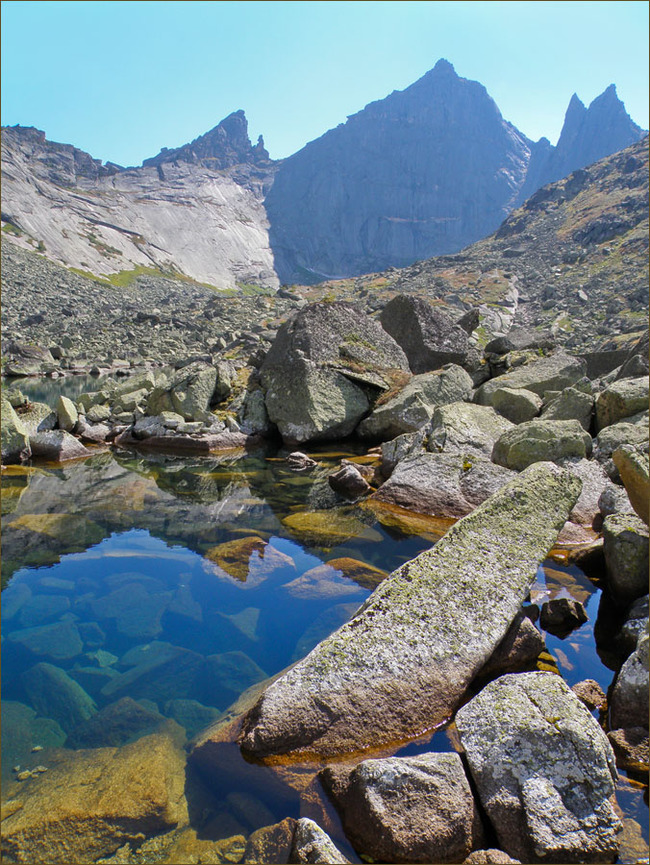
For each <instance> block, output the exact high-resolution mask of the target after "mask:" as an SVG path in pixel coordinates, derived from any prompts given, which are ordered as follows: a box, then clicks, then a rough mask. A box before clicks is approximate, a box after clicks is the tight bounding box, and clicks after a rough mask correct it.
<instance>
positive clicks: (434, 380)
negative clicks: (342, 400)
mask: <svg viewBox="0 0 650 865" xmlns="http://www.w3.org/2000/svg"><path fill="white" fill-rule="evenodd" d="M471 392H472V379H471V378H470V376H469V375H468V374H467V373H466V372H465V370H464V369H463V368H462V367H460V366H457V365H456V364H453V363H452V364H447V365H446V366H445V367H444V368H443V369H441V370H437V371H436V372H430V373H423V374H422V375H416V376H413V378H412V379H411V380H410V381H409V382H408V383H407V384H406V385H405V387H403V388H402V390H401V391H400V392H399V393H398V394H397V395H396V396H394V397H393V398H392V399H391V400H389V401H388V402H386V403H384V404H382V405H380V406H378V407H377V408H375V410H374V411H373V413H372V414H371V415H370V416H369V417H367V418H365V419H364V420H362V421H361V423H360V424H359V426H358V427H357V435H358V436H359V437H360V438H362V439H372V440H375V441H387V440H388V439H393V438H396V437H397V436H399V435H403V434H404V433H411V432H415V431H416V430H418V429H421V428H422V427H423V426H426V424H427V423H428V422H429V421H430V420H431V415H432V414H433V411H434V408H435V407H436V406H441V405H447V404H448V403H456V402H457V401H459V400H463V399H467V398H468V397H469V396H470V394H471Z"/></svg>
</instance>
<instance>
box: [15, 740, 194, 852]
mask: <svg viewBox="0 0 650 865" xmlns="http://www.w3.org/2000/svg"><path fill="white" fill-rule="evenodd" d="M48 764H49V765H48V771H47V772H46V773H43V774H39V775H38V776H37V777H36V778H32V779H29V780H28V781H26V782H25V784H24V786H23V787H22V788H21V790H22V791H24V798H23V800H22V801H23V807H22V808H21V809H20V810H19V811H16V812H15V813H14V814H12V815H11V816H10V817H8V818H7V819H6V820H4V821H3V823H2V850H3V852H4V853H5V855H8V856H9V857H11V858H12V860H13V861H14V862H50V863H53V865H58V863H61V865H63V863H68V862H94V861H96V860H97V859H98V858H99V857H101V856H109V855H111V854H112V853H114V852H115V851H116V850H117V849H118V848H119V847H121V846H123V845H124V844H125V843H127V842H129V841H132V842H136V841H141V839H142V836H143V835H147V836H148V835H152V834H156V833H159V832H164V831H165V830H168V829H171V828H173V827H174V826H176V825H177V824H178V823H183V822H187V819H188V815H187V803H186V801H185V796H184V785H185V759H184V754H183V752H182V751H181V750H180V749H179V748H178V747H177V746H176V745H175V744H174V743H173V742H172V740H171V739H169V738H168V737H166V736H162V735H152V736H147V737H145V738H143V739H139V740H138V741H137V742H133V743H132V744H129V745H125V746H124V747H123V748H93V749H91V750H87V751H68V750H60V751H50V752H49V755H48Z"/></svg>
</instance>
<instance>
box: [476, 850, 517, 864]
mask: <svg viewBox="0 0 650 865" xmlns="http://www.w3.org/2000/svg"><path fill="white" fill-rule="evenodd" d="M511 863H514V865H519V859H513V858H512V856H508V854H507V853H504V852H503V850H496V849H494V848H490V849H489V850H474V851H473V852H472V853H470V854H469V856H468V857H467V859H465V861H464V862H463V865H511Z"/></svg>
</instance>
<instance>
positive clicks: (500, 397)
mask: <svg viewBox="0 0 650 865" xmlns="http://www.w3.org/2000/svg"><path fill="white" fill-rule="evenodd" d="M491 404H492V408H494V409H495V410H496V411H498V412H499V414H500V415H503V417H505V418H507V419H508V420H509V421H512V423H525V422H526V421H527V420H532V419H533V418H534V417H537V415H538V414H539V413H540V411H541V408H542V405H543V400H542V398H541V396H538V395H537V394H536V393H533V391H532V390H526V388H525V387H520V388H512V387H499V388H497V389H496V390H494V391H493V392H492V394H491Z"/></svg>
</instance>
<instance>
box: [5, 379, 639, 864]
mask: <svg viewBox="0 0 650 865" xmlns="http://www.w3.org/2000/svg"><path fill="white" fill-rule="evenodd" d="M69 381H71V380H70V379H65V380H64V383H65V384H67V383H68V382H69ZM96 381H97V379H95V380H94V382H96ZM47 384H48V386H49V385H52V384H58V383H54V382H48V383H47ZM96 387H97V385H96V384H95V385H94V386H93V387H92V389H96ZM27 389H28V388H23V390H24V392H26V391H27ZM83 389H86V390H87V389H90V388H89V386H88V383H87V382H86V384H85V387H84V388H83ZM59 392H61V389H60V387H59V388H58V389H57V388H56V387H54V388H50V390H49V393H48V394H45V393H43V394H42V395H40V394H39V396H40V398H41V399H47V401H48V402H50V403H52V402H53V400H55V399H56V396H57V395H58V393H59ZM77 393H78V391H77ZM30 396H31V398H32V399H33V398H35V397H36V394H31V393H30ZM360 452H361V451H360V450H358V451H357V453H360ZM312 455H313V456H314V457H315V458H316V459H317V460H318V462H319V465H318V468H317V469H315V470H314V471H312V472H310V473H309V474H296V473H294V472H292V471H290V470H289V469H288V468H287V466H286V464H285V463H284V462H283V454H282V453H278V452H276V451H273V450H271V449H266V450H260V451H257V452H255V453H253V454H245V455H242V454H237V455H233V454H231V455H227V456H220V457H214V456H213V457H208V458H204V459H196V458H192V459H188V458H175V457H164V456H159V455H156V456H152V457H146V458H144V457H141V456H138V455H135V454H129V453H125V452H121V453H102V454H97V455H96V456H93V457H92V458H90V459H88V460H86V461H84V462H75V463H70V464H64V465H59V466H53V465H50V466H43V465H41V466H37V465H34V466H32V467H11V468H9V469H8V471H6V472H5V473H4V474H3V478H2V491H3V498H2V504H3V523H2V540H3V560H2V569H3V586H4V590H3V594H2V620H3V621H2V633H3V666H2V674H3V675H2V699H3V707H4V710H3V731H2V732H3V735H2V777H3V781H4V782H10V781H12V780H13V779H14V778H15V775H16V773H15V772H14V771H13V770H14V767H15V766H16V765H20V766H21V767H23V768H32V767H33V765H35V764H36V763H37V762H38V763H40V764H43V763H45V764H46V762H47V752H48V748H54V747H63V748H65V749H69V750H70V751H71V752H72V751H73V750H74V749H75V748H87V747H98V746H100V745H107V744H111V745H116V744H117V745H124V744H126V743H127V742H128V741H130V740H132V739H134V738H136V739H137V737H138V736H139V735H143V734H144V733H146V732H149V731H150V729H151V728H149V729H146V728H145V729H143V730H140V731H133V730H131V731H129V732H128V733H125V734H123V736H122V738H120V734H119V731H118V732H116V731H114V730H110V729H108V728H107V729H106V730H105V731H104V733H103V734H102V735H104V736H105V740H104V741H101V736H100V739H99V740H98V739H97V735H98V734H97V732H96V731H95V732H94V733H91V732H89V731H88V730H87V729H86V728H85V727H84V726H83V725H80V723H79V718H78V717H76V716H75V715H74V712H72V714H71V713H70V711H69V709H67V708H66V709H62V708H61V705H60V701H58V700H57V692H58V691H59V690H60V686H61V678H60V677H64V680H65V681H69V680H72V681H73V682H76V683H77V684H78V685H80V686H81V688H83V691H84V692H85V694H86V695H87V697H88V700H89V701H90V704H91V705H92V704H94V706H96V707H97V709H102V708H103V707H106V706H109V705H112V704H114V703H115V702H116V701H117V700H119V699H121V698H123V697H130V698H132V699H133V700H135V701H140V705H141V706H143V707H145V708H146V709H147V710H148V711H149V712H150V713H154V714H153V716H152V717H154V718H155V717H158V716H159V715H162V716H164V717H165V718H171V719H173V720H174V721H175V722H176V723H177V724H179V725H180V727H182V728H183V730H184V734H185V736H186V738H187V740H190V739H191V738H192V737H193V736H194V735H195V734H196V733H197V732H198V731H199V730H200V729H201V728H202V727H205V726H206V725H207V724H209V723H210V722H211V721H212V720H214V719H216V718H218V717H219V715H220V713H222V712H223V711H224V710H225V709H227V708H228V706H230V705H231V704H232V703H233V702H234V701H235V700H236V699H237V697H238V696H239V695H240V694H241V693H242V692H243V691H245V690H246V689H247V688H249V687H250V686H251V685H254V684H255V683H257V682H260V681H262V680H263V679H265V678H266V677H267V676H271V675H273V674H275V673H277V672H278V671H280V670H282V669H283V668H285V667H286V666H287V665H289V664H291V663H293V662H294V661H295V660H297V659H298V658H300V657H302V656H304V655H305V654H306V653H307V652H308V651H309V650H310V649H311V648H312V647H313V646H314V645H315V644H316V643H317V642H318V641H319V640H321V639H323V638H324V637H325V636H326V635H327V634H328V633H330V632H331V631H333V630H334V629H336V628H337V627H339V626H340V625H341V624H342V623H343V622H344V621H346V620H347V619H348V618H350V616H351V615H352V614H353V612H354V611H355V610H356V608H357V607H358V606H359V604H360V603H362V602H363V600H364V599H365V598H366V597H367V596H368V595H369V593H370V591H371V589H372V587H373V585H374V584H375V582H376V580H377V578H378V575H377V573H376V571H375V570H372V569H379V570H381V571H384V572H390V571H392V570H393V569H394V568H396V567H397V566H398V565H400V564H401V563H402V562H404V561H406V560H407V559H409V558H412V557H413V556H415V555H417V554H418V553H419V552H420V551H422V550H424V549H427V548H428V547H430V546H431V544H432V543H434V541H435V538H436V528H435V527H434V526H432V531H431V532H429V533H425V535H422V534H411V533H409V532H408V531H406V530H405V529H404V527H402V528H400V527H398V526H396V525H395V524H392V525H386V524H382V522H380V521H379V520H378V519H377V516H376V515H375V514H374V513H372V512H371V511H368V510H365V509H363V508H360V507H355V506H349V505H344V504H342V503H341V501H340V500H337V499H336V497H335V495H334V493H332V491H331V490H330V488H329V485H328V483H327V475H328V474H329V473H331V472H332V471H333V470H334V469H335V468H336V467H338V463H339V460H340V458H341V456H354V448H353V449H352V451H345V452H344V451H340V452H339V451H337V452H334V451H332V450H331V449H329V450H328V449H326V448H320V449H315V450H314V451H312ZM305 513H315V514H316V517H315V518H313V519H312V521H311V522H310V523H309V524H307V525H300V524H298V523H296V522H295V520H292V518H295V516H296V515H299V514H305ZM340 559H348V560H349V559H353V560H355V561H356V562H357V563H365V564H366V565H369V566H371V570H369V571H366V572H365V573H364V572H363V571H361V572H360V573H356V574H355V575H354V576H353V577H351V576H345V575H341V573H340V570H339V569H336V570H335V569H327V568H325V569H323V567H322V566H323V564H324V563H327V562H328V561H332V560H340ZM314 569H319V570H314ZM357 569H358V565H357ZM379 576H380V575H379ZM542 593H545V596H551V597H556V596H561V595H564V596H569V597H575V598H577V599H578V600H580V601H582V602H583V603H584V604H585V607H586V609H587V613H588V615H589V621H588V622H587V623H585V624H584V625H583V626H582V627H580V628H579V629H577V630H576V631H573V632H572V633H571V634H570V635H569V636H568V637H566V638H565V639H563V640H560V639H558V638H557V637H553V636H552V635H550V634H549V635H546V644H547V647H548V649H549V651H550V652H551V653H552V654H553V656H554V657H555V659H556V661H557V665H558V667H559V669H560V671H561V672H562V674H563V675H564V677H565V679H566V680H567V682H568V683H569V685H571V684H574V683H575V682H577V681H580V680H581V679H584V678H593V679H596V680H597V681H598V682H599V683H600V684H601V686H602V687H603V688H604V689H605V690H607V688H608V686H609V685H610V683H611V681H612V679H613V677H614V673H613V671H612V670H611V669H609V667H608V666H606V664H604V663H603V661H602V660H601V658H600V657H599V654H598V652H597V650H596V646H595V642H594V635H593V630H594V622H595V621H596V618H597V616H598V607H599V603H600V597H601V593H600V590H599V589H598V588H596V586H595V585H594V584H593V583H592V582H591V581H590V580H589V579H588V578H587V577H586V576H585V575H584V574H583V573H582V572H581V571H579V570H578V569H577V568H575V567H574V568H566V567H562V566H561V565H558V564H557V563H556V562H551V561H548V562H546V563H545V567H542V568H540V570H539V572H538V576H537V582H536V585H535V588H534V591H533V596H534V597H535V595H540V594H542ZM486 612H487V611H486ZM487 614H488V615H489V613H487ZM43 662H44V663H46V664H48V665H50V667H52V668H55V674H53V675H48V676H46V677H43V676H40V677H35V676H34V674H33V672H31V671H33V669H34V667H35V666H36V665H37V664H40V663H43ZM50 672H51V671H50ZM57 677H59V678H57ZM94 706H93V708H92V711H94V710H95V709H94ZM151 723H154V721H151ZM25 725H27V726H28V727H29V729H30V731H32V732H31V733H30V734H29V735H25ZM36 745H42V746H43V748H44V750H43V751H39V752H38V753H36V754H32V753H31V748H32V747H33V746H36ZM451 747H452V745H451V738H450V737H449V736H448V735H447V733H446V732H445V731H444V730H443V731H439V732H438V733H436V734H435V736H434V739H433V741H431V740H430V741H429V742H425V743H412V744H410V745H407V746H406V747H405V748H404V749H403V750H402V751H401V752H400V753H404V754H412V753H417V752H418V751H420V752H421V751H423V750H432V749H433V750H448V749H449V748H451ZM265 771H266V770H264V769H262V768H260V769H259V775H258V776H254V780H253V781H251V773H250V771H247V772H246V773H244V774H245V779H246V780H243V778H244V774H243V775H242V779H239V780H238V779H237V777H235V776H236V773H235V776H233V777H232V778H230V779H229V778H228V777H222V778H217V779H215V789H214V790H213V793H214V794H215V797H216V798H214V799H213V800H211V801H212V805H211V807H212V809H213V812H212V813H210V814H208V815H207V816H206V815H205V814H204V817H203V819H204V820H207V821H208V823H210V821H212V822H211V823H210V825H213V826H224V827H226V826H227V827H229V829H230V830H231V829H232V826H233V825H235V824H238V825H239V826H241V828H242V831H244V833H245V834H248V833H250V832H251V831H253V830H254V829H256V828H258V824H256V818H255V816H254V815H253V814H251V815H249V817H248V820H247V818H246V816H245V815H244V816H242V814H241V809H240V810H239V811H238V812H237V813H236V814H235V813H232V812H229V807H230V806H229V805H228V802H227V797H228V794H229V793H231V792H232V791H233V790H237V791H239V792H241V791H242V790H244V791H245V792H246V793H247V794H249V795H251V796H254V797H256V799H257V800H258V801H259V802H261V803H263V805H264V806H265V807H266V809H267V810H266V813H267V814H269V813H270V814H271V815H272V816H273V817H274V819H276V820H281V819H283V818H284V817H286V816H296V817H297V816H299V802H298V797H297V794H296V797H295V800H293V801H291V800H290V799H289V800H283V801H281V802H279V801H278V800H277V798H276V797H275V796H274V795H273V792H272V790H270V789H267V788H266V787H265V784H266V777H267V776H266V775H265ZM229 784H230V785H231V786H230V788H229ZM5 787H7V788H8V789H11V790H12V793H11V795H15V783H14V784H9V783H3V795H5V793H4V790H5ZM646 795H647V794H646ZM618 800H619V804H620V805H621V807H622V809H623V811H624V814H625V816H626V817H627V818H629V819H631V820H634V821H635V822H636V824H637V826H638V827H639V828H638V829H637V828H636V827H632V828H633V829H634V833H636V834H637V835H638V836H639V838H641V840H642V842H643V839H645V844H646V845H647V841H648V818H647V805H646V804H645V803H644V801H643V789H642V788H641V787H640V786H635V785H634V783H632V782H630V781H628V779H626V778H625V776H622V779H621V782H620V784H619V795H618ZM215 802H216V803H217V804H216V805H215V804H214V803H215ZM215 809H216V811H215ZM216 812H219V813H216ZM226 818H227V819H226ZM233 821H235V823H233ZM630 826H631V824H630ZM223 831H224V832H225V831H226V830H225V829H224V830H223ZM215 832H216V834H215V837H219V830H215ZM229 834H233V833H232V831H229ZM348 852H349V851H348ZM620 861H626V862H630V861H635V856H634V855H633V854H632V853H625V854H624V855H623V856H622V857H621V860H620Z"/></svg>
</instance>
